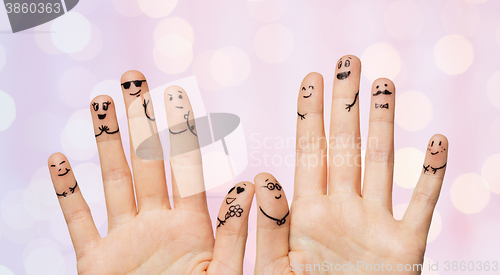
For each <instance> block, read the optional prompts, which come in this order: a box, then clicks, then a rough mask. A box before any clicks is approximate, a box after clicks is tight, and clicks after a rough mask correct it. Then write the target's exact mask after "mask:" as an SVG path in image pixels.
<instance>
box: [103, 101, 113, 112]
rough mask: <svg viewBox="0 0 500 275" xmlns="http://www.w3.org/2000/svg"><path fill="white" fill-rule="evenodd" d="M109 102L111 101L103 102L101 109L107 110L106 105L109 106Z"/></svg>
mask: <svg viewBox="0 0 500 275" xmlns="http://www.w3.org/2000/svg"><path fill="white" fill-rule="evenodd" d="M109 104H111V102H109V101H107V102H103V103H102V109H103V110H104V111H107V110H108V107H109Z"/></svg>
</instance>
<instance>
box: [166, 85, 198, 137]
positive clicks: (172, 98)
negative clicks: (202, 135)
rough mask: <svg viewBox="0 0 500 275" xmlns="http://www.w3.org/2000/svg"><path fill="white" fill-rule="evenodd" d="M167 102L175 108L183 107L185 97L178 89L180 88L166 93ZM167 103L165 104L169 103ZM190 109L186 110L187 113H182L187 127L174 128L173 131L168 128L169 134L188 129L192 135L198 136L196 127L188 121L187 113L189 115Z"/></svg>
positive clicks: (181, 108)
mask: <svg viewBox="0 0 500 275" xmlns="http://www.w3.org/2000/svg"><path fill="white" fill-rule="evenodd" d="M167 95H168V102H169V103H170V104H173V106H174V107H175V108H176V109H179V110H183V109H184V107H185V106H186V105H185V104H186V101H185V98H184V96H183V92H182V91H180V90H177V91H176V93H175V92H172V93H168V94H167ZM169 103H167V104H169ZM181 112H184V111H181ZM190 113H191V111H190V110H188V111H187V113H185V114H184V116H183V117H184V119H185V120H186V126H187V128H186V129H182V130H179V129H176V130H175V131H172V129H171V128H169V129H168V130H169V132H170V133H171V134H174V135H176V134H182V133H184V132H186V131H187V130H189V131H190V132H191V133H192V134H193V135H195V136H198V134H197V133H196V128H195V126H194V125H191V123H192V122H191V123H190V122H189V115H190Z"/></svg>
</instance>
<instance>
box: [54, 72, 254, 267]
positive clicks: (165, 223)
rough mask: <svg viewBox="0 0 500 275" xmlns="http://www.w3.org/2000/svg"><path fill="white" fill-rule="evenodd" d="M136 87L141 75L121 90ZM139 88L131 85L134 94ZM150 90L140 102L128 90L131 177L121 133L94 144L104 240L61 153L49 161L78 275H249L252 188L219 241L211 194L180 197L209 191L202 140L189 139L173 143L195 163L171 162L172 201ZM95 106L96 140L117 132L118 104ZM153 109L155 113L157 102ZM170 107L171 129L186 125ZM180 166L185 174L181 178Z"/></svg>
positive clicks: (239, 199)
mask: <svg viewBox="0 0 500 275" xmlns="http://www.w3.org/2000/svg"><path fill="white" fill-rule="evenodd" d="M136 79H145V77H144V75H142V73H140V72H138V71H128V72H126V73H125V74H124V75H123V76H122V79H121V80H122V81H121V83H123V82H125V81H129V80H136ZM134 87H135V86H134V85H133V84H132V85H131V89H132V88H134ZM147 87H148V86H147V82H144V83H142V88H143V91H141V93H139V96H138V97H137V96H136V95H132V96H131V95H130V94H129V92H130V91H128V90H126V89H125V90H123V97H124V102H125V106H126V110H127V118H128V122H129V123H128V124H129V125H128V126H129V134H130V137H131V142H132V144H131V146H130V163H131V164H132V170H131V169H130V167H129V165H128V162H127V159H126V158H125V153H124V150H123V146H122V141H121V137H120V132H117V133H116V134H111V135H109V134H103V135H100V136H98V137H96V143H97V147H98V151H99V159H100V163H101V170H102V177H103V184H104V193H105V199H106V209H107V212H108V234H107V235H106V236H105V237H101V236H100V235H99V232H98V231H97V228H96V226H95V224H94V222H93V220H92V216H91V213H90V209H89V207H88V205H87V203H86V202H85V200H84V198H83V196H82V194H81V192H80V191H79V188H76V189H75V191H74V192H73V193H71V192H70V191H69V188H72V187H74V186H75V182H76V178H75V175H74V174H73V172H72V170H71V168H70V164H69V161H68V160H67V158H66V157H65V156H64V155H63V154H61V153H55V154H53V155H52V156H50V158H49V160H48V165H49V171H50V175H51V177H52V182H53V184H54V189H55V191H56V192H57V193H62V192H64V191H66V193H67V196H66V197H62V196H58V199H59V203H60V205H61V209H62V212H63V214H64V217H65V219H66V222H67V225H68V229H69V233H70V235H71V239H72V242H73V246H74V249H75V253H76V258H77V268H78V273H79V274H175V275H177V274H214V275H215V274H243V271H242V269H243V257H244V251H245V244H246V238H247V228H248V213H249V209H250V205H251V203H252V198H253V194H254V188H253V185H252V184H251V183H249V182H244V184H246V187H245V191H244V192H241V193H240V194H237V199H236V200H235V202H236V201H237V202H238V204H239V205H240V207H241V208H242V209H243V212H242V213H241V216H240V217H238V218H234V217H233V218H231V219H229V220H228V221H227V222H226V224H225V225H224V226H222V227H220V228H218V229H217V231H216V239H215V238H214V233H213V229H212V225H213V224H214V222H212V220H211V219H210V216H209V214H208V208H207V201H206V195H205V192H204V191H201V192H198V193H195V194H191V195H189V196H185V195H183V194H182V192H180V191H179V190H181V189H182V187H183V186H184V185H188V186H189V187H193V186H190V185H191V184H192V185H194V186H195V187H197V186H203V172H202V170H201V155H200V152H199V146H198V148H196V147H194V146H196V145H197V144H198V140H197V137H196V136H194V135H192V134H191V135H190V136H191V137H190V138H184V139H172V138H171V139H170V141H171V146H172V147H184V148H189V151H186V150H184V151H183V152H182V153H183V154H184V155H183V156H186V155H185V154H187V156H189V157H188V158H184V157H180V158H176V157H178V155H174V156H172V155H171V158H170V163H171V164H172V166H171V169H172V175H173V177H172V179H170V182H171V184H172V190H173V194H172V196H171V197H169V194H168V189H167V180H166V176H165V168H164V167H165V162H164V160H163V153H162V152H163V151H162V148H161V144H160V140H159V137H158V133H157V131H155V129H156V123H155V122H154V121H151V120H150V119H148V118H147V117H146V114H145V112H144V107H143V105H142V103H143V98H144V97H148V96H149V93H144V91H145V90H144V88H147ZM185 100H186V102H187V104H186V105H185V106H186V108H187V109H189V110H190V111H191V113H192V109H191V105H190V104H189V99H188V97H187V94H186V96H185ZM108 101H109V102H110V103H111V104H110V105H109V108H108V110H107V111H106V113H107V115H106V117H105V118H103V119H100V118H99V115H98V114H102V113H101V111H102V110H101V109H99V110H98V111H95V110H94V109H93V106H92V102H108ZM92 102H91V105H90V108H91V113H92V119H93V123H94V132H95V133H96V132H97V130H98V127H100V126H101V125H102V124H103V123H105V124H106V125H108V126H109V127H110V128H111V129H117V127H118V123H117V121H116V114H115V108H114V102H113V100H112V99H111V98H110V97H109V96H107V95H101V96H98V97H96V98H94V99H93V100H92ZM150 104H151V105H150V106H151V107H152V102H150ZM165 107H166V112H167V120H168V121H169V123H170V122H172V121H178V120H182V119H183V115H184V114H183V113H176V112H175V111H174V110H177V109H176V108H172V106H170V105H168V104H167V105H166V106H165ZM148 111H149V110H148ZM150 111H151V113H148V114H151V115H154V114H153V109H152V108H151V110H150ZM101 117H102V116H101ZM114 126H116V128H115V127H114ZM144 131H146V132H147V135H148V136H142V135H143V134H144V133H143V132H144ZM138 132H141V133H138ZM134 136H136V138H134ZM137 136H138V137H141V138H143V139H142V140H141V139H140V138H137ZM144 137H145V138H144ZM139 141H140V142H139ZM134 142H138V144H133V143H134ZM186 143H187V145H186ZM63 161H64V163H63V164H62V165H59V164H60V163H61V162H63ZM178 164H180V166H181V167H182V169H185V170H182V171H180V172H179V171H177V168H178V167H177V166H176V165H178ZM52 165H54V167H52ZM58 166H61V167H63V166H64V167H67V168H69V169H70V171H69V172H68V173H67V174H66V175H64V176H59V174H61V172H60V171H59V168H61V167H58ZM61 171H63V170H61ZM132 172H133V173H132ZM184 173H185V174H187V175H189V181H187V182H184V181H179V180H178V178H176V177H175V175H179V174H184ZM239 184H242V183H239ZM170 199H172V202H173V205H172V204H171V201H170ZM235 202H233V204H234V203H235ZM228 209H229V205H227V204H226V203H225V200H224V201H223V202H222V206H221V213H222V212H223V213H226V212H227V211H228ZM220 215H221V214H220ZM227 255H231V257H228V256H227Z"/></svg>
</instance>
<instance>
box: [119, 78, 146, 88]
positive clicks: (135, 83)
mask: <svg viewBox="0 0 500 275" xmlns="http://www.w3.org/2000/svg"><path fill="white" fill-rule="evenodd" d="M132 82H133V83H134V85H135V87H137V88H139V87H141V86H142V82H146V80H132V81H127V82H123V83H122V86H123V88H125V89H126V90H127V89H128V88H130V83H132Z"/></svg>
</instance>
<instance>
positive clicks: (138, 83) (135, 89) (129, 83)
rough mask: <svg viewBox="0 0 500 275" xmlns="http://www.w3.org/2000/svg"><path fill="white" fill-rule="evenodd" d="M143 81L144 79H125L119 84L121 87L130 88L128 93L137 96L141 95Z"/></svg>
mask: <svg viewBox="0 0 500 275" xmlns="http://www.w3.org/2000/svg"><path fill="white" fill-rule="evenodd" d="M143 82H146V79H138V80H130V81H125V82H123V83H122V84H121V85H122V86H123V89H125V90H130V91H128V92H129V95H131V96H135V97H139V96H141V87H142V83H143ZM132 84H134V85H132ZM134 86H135V87H134Z"/></svg>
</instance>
